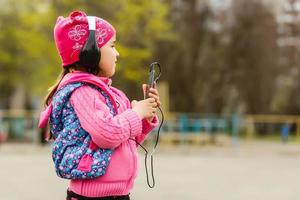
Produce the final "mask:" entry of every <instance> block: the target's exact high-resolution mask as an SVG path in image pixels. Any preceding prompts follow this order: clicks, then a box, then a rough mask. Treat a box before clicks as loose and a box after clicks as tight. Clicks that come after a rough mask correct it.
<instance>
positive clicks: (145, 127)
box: [114, 88, 159, 144]
mask: <svg viewBox="0 0 300 200" xmlns="http://www.w3.org/2000/svg"><path fill="white" fill-rule="evenodd" d="M114 90H115V91H116V92H117V93H118V94H119V95H120V96H121V97H122V98H123V99H126V107H127V108H130V109H131V108H132V107H131V103H130V101H129V99H128V98H127V96H126V95H125V94H124V93H123V92H122V91H120V90H118V89H116V88H114ZM158 124H159V120H158V117H157V115H156V116H155V117H154V118H153V120H152V121H151V122H150V121H149V120H147V119H143V120H142V134H141V135H139V136H137V137H136V138H135V139H136V141H137V142H138V143H140V144H141V143H142V142H143V141H144V140H145V139H146V137H147V135H148V134H149V133H150V132H151V131H152V130H153V129H154V128H155V127H157V126H158Z"/></svg>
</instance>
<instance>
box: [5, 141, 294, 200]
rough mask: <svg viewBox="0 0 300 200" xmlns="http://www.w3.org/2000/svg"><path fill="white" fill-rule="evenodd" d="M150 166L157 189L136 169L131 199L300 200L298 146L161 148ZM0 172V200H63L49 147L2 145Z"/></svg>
mask: <svg viewBox="0 0 300 200" xmlns="http://www.w3.org/2000/svg"><path fill="white" fill-rule="evenodd" d="M141 155H142V154H141ZM142 159H143V157H142V156H141V158H140V160H141V161H142ZM155 161H156V163H155V172H156V182H157V185H156V188H154V189H149V188H147V185H146V179H145V174H144V169H143V165H141V172H140V175H139V178H138V180H137V181H136V187H135V189H134V191H133V192H132V197H133V199H135V200H138V199H143V200H150V199H151V200H152V199H155V200H169V199H170V200H171V199H172V200H183V199H184V200H186V199H188V200H194V199H195V200H299V199H300V192H299V185H300V144H288V145H283V144H280V143H265V142H259V143H257V142H256V143H243V144H240V147H238V148H237V147H235V148H233V147H231V146H227V147H224V146H223V147H197V148H195V147H194V148H190V147H179V148H173V147H170V148H166V147H164V148H163V147H161V148H160V149H159V150H158V151H157V154H156V157H155ZM141 163H143V162H141ZM0 169H1V170H0V177H1V179H0V199H1V200H2V199H3V200H41V199H43V200H62V199H64V197H65V189H66V185H67V182H66V181H64V180H61V179H59V178H57V177H56V176H55V173H54V171H53V165H52V162H51V158H50V148H49V147H40V146H34V145H28V144H27V145H24V144H22V145H20V144H6V145H2V146H0Z"/></svg>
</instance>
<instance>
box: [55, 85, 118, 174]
mask: <svg viewBox="0 0 300 200" xmlns="http://www.w3.org/2000/svg"><path fill="white" fill-rule="evenodd" d="M82 85H88V86H90V87H93V88H95V89H97V90H98V91H99V92H100V93H101V94H102V95H103V96H104V97H105V99H106V104H107V106H108V107H109V109H110V112H111V114H112V115H114V116H115V115H116V111H115V110H114V108H113V106H112V103H111V100H110V98H109V96H108V95H107V94H106V93H105V92H104V91H102V90H101V89H100V88H98V87H96V86H94V85H90V84H86V83H80V82H77V83H70V84H67V85H66V86H64V87H62V88H61V89H59V90H58V91H57V92H56V94H55V96H54V98H53V102H52V105H53V110H52V113H51V116H50V131H51V132H52V134H53V136H54V138H55V141H54V147H53V151H52V159H53V161H54V164H55V170H56V173H57V175H58V176H59V177H62V178H66V179H91V178H96V177H99V176H101V175H103V174H104V173H105V171H106V168H107V166H108V164H109V162H110V158H111V154H112V152H113V150H112V149H102V148H99V147H98V146H97V145H96V144H95V143H94V142H93V141H92V140H91V136H90V135H89V133H88V132H86V131H85V130H84V129H83V128H82V127H81V125H80V122H79V119H78V117H77V115H76V113H75V110H74V108H73V107H72V105H71V103H70V101H69V100H70V97H71V94H72V92H74V91H75V90H76V89H77V88H79V87H81V86H82Z"/></svg>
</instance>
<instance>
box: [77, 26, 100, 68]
mask: <svg viewBox="0 0 300 200" xmlns="http://www.w3.org/2000/svg"><path fill="white" fill-rule="evenodd" d="M100 57H101V56H100V49H99V47H98V45H97V42H96V37H95V30H90V33H89V37H88V39H87V41H86V43H85V45H84V46H83V48H82V49H81V51H80V54H79V62H80V64H81V65H82V66H83V67H87V68H95V67H98V64H99V61H100Z"/></svg>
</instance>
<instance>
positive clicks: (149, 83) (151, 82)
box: [144, 63, 155, 99]
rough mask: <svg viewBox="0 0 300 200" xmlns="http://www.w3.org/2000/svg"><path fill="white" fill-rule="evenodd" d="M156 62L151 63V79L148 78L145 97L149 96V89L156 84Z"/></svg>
mask: <svg viewBox="0 0 300 200" xmlns="http://www.w3.org/2000/svg"><path fill="white" fill-rule="evenodd" d="M154 67H155V64H153V63H152V64H151V65H150V71H149V80H148V85H147V88H146V94H145V97H144V98H145V99H147V98H149V89H150V88H153V87H154V84H155V69H154Z"/></svg>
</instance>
